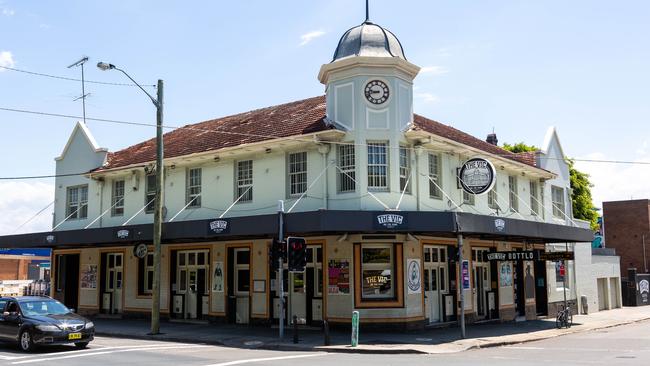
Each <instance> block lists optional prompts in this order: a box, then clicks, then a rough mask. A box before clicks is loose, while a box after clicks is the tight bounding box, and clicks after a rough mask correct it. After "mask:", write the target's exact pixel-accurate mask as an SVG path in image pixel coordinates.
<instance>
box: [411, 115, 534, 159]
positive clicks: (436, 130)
mask: <svg viewBox="0 0 650 366" xmlns="http://www.w3.org/2000/svg"><path fill="white" fill-rule="evenodd" d="M413 129H414V130H422V131H426V132H429V133H432V134H434V135H438V136H440V137H444V138H447V139H449V140H452V141H456V142H460V143H462V144H464V145H467V146H471V147H473V148H476V149H479V150H483V151H485V152H487V153H490V154H493V155H498V156H501V157H503V158H506V159H510V160H515V161H518V162H520V163H524V164H527V165H531V166H535V159H534V156H533V159H532V160H531V159H530V158H529V157H528V156H524V155H522V154H514V153H511V152H510V151H507V150H504V149H502V148H500V147H498V146H495V145H492V144H490V143H488V142H486V141H483V140H481V139H478V138H476V137H474V136H472V135H470V134H467V133H465V132H463V131H460V130H458V129H455V128H453V127H451V126H448V125H445V124H442V123H440V122H437V121H434V120H432V119H428V118H426V117H422V116H420V115H418V114H414V118H413Z"/></svg>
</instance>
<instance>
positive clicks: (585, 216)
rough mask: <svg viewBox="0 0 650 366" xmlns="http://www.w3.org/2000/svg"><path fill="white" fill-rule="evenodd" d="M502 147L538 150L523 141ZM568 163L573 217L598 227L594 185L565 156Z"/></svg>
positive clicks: (528, 150)
mask: <svg viewBox="0 0 650 366" xmlns="http://www.w3.org/2000/svg"><path fill="white" fill-rule="evenodd" d="M502 147H503V149H504V150H507V151H510V152H513V153H515V154H517V153H522V152H531V151H537V150H539V149H538V148H537V147H535V146H533V145H526V144H525V143H523V142H519V143H516V144H512V145H511V144H508V143H504V144H503V146H502ZM565 159H566V161H567V163H568V164H569V175H570V180H571V190H572V193H571V207H572V208H573V217H575V218H576V219H580V220H585V221H589V223H590V225H591V228H592V229H594V230H595V229H596V228H597V227H598V213H597V212H596V210H595V209H594V203H593V199H592V197H591V187H593V186H594V185H593V184H591V182H590V181H589V174H586V173H583V172H581V171H579V170H578V169H576V168H575V166H574V164H573V160H571V159H568V158H565Z"/></svg>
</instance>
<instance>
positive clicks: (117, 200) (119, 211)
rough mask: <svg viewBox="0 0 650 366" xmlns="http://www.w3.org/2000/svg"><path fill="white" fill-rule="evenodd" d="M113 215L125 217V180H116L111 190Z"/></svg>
mask: <svg viewBox="0 0 650 366" xmlns="http://www.w3.org/2000/svg"><path fill="white" fill-rule="evenodd" d="M111 207H112V209H111V215H112V216H122V215H124V180H114V181H113V188H112V190H111Z"/></svg>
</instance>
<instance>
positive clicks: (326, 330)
mask: <svg viewBox="0 0 650 366" xmlns="http://www.w3.org/2000/svg"><path fill="white" fill-rule="evenodd" d="M323 336H324V337H325V340H324V341H323V343H324V344H325V345H326V346H329V345H330V324H329V323H328V322H327V320H323Z"/></svg>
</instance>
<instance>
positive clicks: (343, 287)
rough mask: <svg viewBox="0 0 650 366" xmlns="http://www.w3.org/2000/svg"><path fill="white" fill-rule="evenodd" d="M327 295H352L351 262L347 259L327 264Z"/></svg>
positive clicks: (335, 260)
mask: <svg viewBox="0 0 650 366" xmlns="http://www.w3.org/2000/svg"><path fill="white" fill-rule="evenodd" d="M327 274H328V276H327V277H328V283H327V293H328V294H330V295H349V294H350V262H349V261H348V260H347V259H331V260H330V261H329V263H328V264H327Z"/></svg>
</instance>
